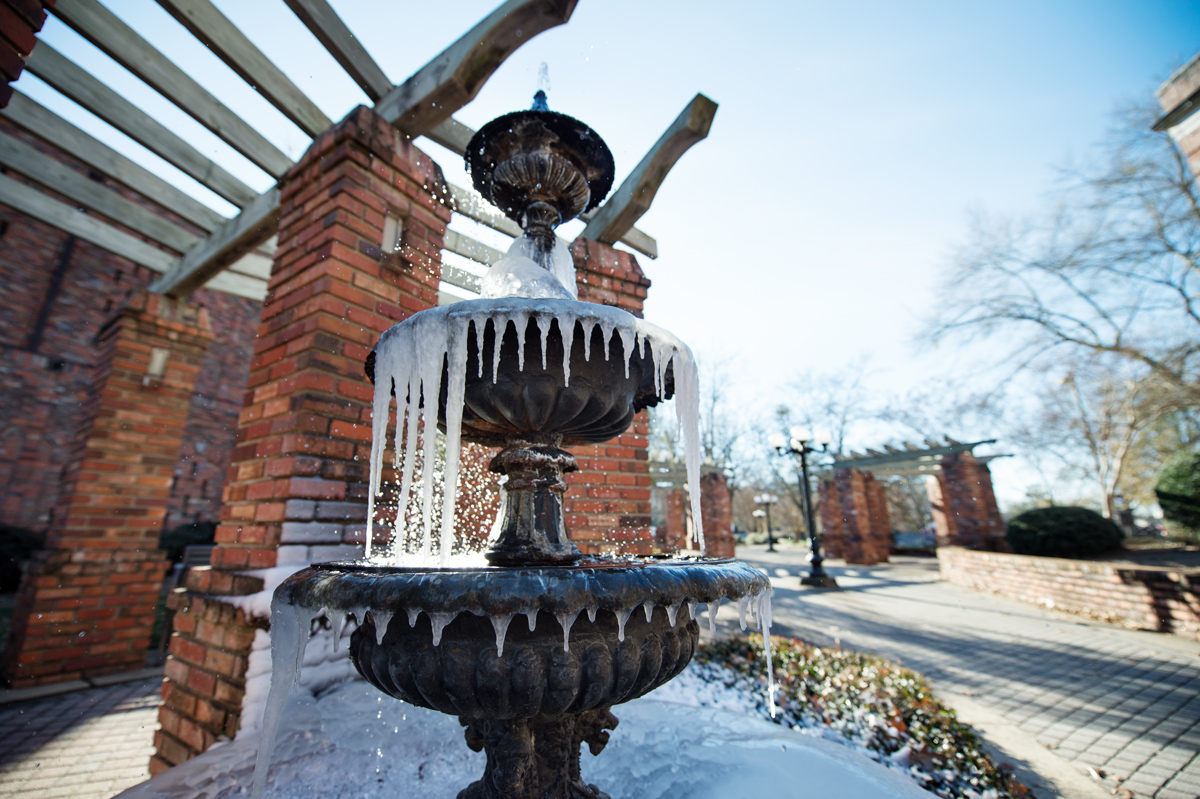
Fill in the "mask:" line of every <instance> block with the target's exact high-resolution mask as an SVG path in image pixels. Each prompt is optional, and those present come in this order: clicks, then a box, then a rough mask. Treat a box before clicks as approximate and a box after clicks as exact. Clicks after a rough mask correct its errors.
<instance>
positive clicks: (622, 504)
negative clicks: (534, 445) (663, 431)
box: [564, 239, 654, 555]
mask: <svg viewBox="0 0 1200 799" xmlns="http://www.w3.org/2000/svg"><path fill="white" fill-rule="evenodd" d="M571 254H572V255H573V256H574V257H575V272H576V282H577V284H578V287H579V299H581V300H583V301H585V302H595V303H599V304H601V305H611V306H615V307H617V308H622V309H624V310H626V311H629V312H630V313H632V314H633V315H634V316H637V317H641V316H642V306H643V303H644V302H645V299H646V291H647V289H649V288H650V279H649V278H647V277H646V276H645V275H644V274H643V273H642V269H641V267H640V266H639V265H638V262H637V259H636V258H634V257H633V255H631V254H630V253H627V252H624V251H622V250H618V249H616V248H614V247H611V246H609V245H607V244H601V243H600V242H597V241H589V240H587V239H576V240H575V241H574V242H573V243H572V244H571ZM649 435H650V420H649V416H648V415H647V413H646V412H645V411H643V412H642V413H639V414H638V415H637V416H636V417H634V421H633V425H632V426H631V427H630V428H629V430H627V431H626V432H625V433H624V434H623V435H621V436H619V437H617V438H616V439H614V440H612V441H609V442H607V443H604V444H595V445H592V446H587V447H574V448H572V449H571V452H572V454H574V455H575V457H576V459H577V460H578V461H579V471H577V472H573V473H571V474H568V475H567V476H566V480H567V485H568V489H567V493H566V496H565V498H564V499H565V502H564V510H565V512H566V521H567V532H568V534H569V535H570V536H571V540H572V541H574V542H575V544H576V545H577V546H578V547H579V548H580V549H581V550H583V551H584V552H586V553H607V552H620V553H624V554H633V555H649V554H650V553H651V551H652V550H653V543H654V542H653V538H652V536H651V534H650V450H649Z"/></svg>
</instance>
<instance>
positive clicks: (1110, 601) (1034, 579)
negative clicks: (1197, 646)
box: [938, 547, 1200, 640]
mask: <svg viewBox="0 0 1200 799" xmlns="http://www.w3.org/2000/svg"><path fill="white" fill-rule="evenodd" d="M938 565H939V566H940V569H941V575H942V579H943V580H947V581H949V582H951V583H954V584H956V585H962V586H966V587H968V588H974V589H976V590H979V591H987V592H990V593H994V594H999V595H1001V596H1005V597H1008V598H1010V599H1016V600H1020V601H1022V602H1029V603H1032V604H1035V605H1041V606H1042V607H1047V608H1053V609H1054V610H1061V611H1066V612H1068V613H1076V614H1079V615H1082V616H1087V617H1089V618H1093V619H1098V620H1100V621H1105V622H1110V623H1113V624H1120V625H1122V626H1126V627H1133V628H1136V629H1144V630H1158V631H1161V632H1171V633H1176V634H1178V635H1183V636H1187V637H1188V638H1192V639H1196V640H1200V570H1195V569H1192V570H1187V571H1173V570H1171V569H1158V568H1149V567H1142V568H1130V567H1122V566H1120V565H1119V564H1112V563H1104V562H1100V561H1087V560H1067V559H1065V558H1041V557H1035V556H1032V555H1013V554H1009V553H1001V552H978V551H973V550H969V549H964V548H961V547H939V548H938Z"/></svg>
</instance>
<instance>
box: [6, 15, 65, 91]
mask: <svg viewBox="0 0 1200 799" xmlns="http://www.w3.org/2000/svg"><path fill="white" fill-rule="evenodd" d="M47 8H54V0H4V2H0V78H3V82H0V108H3V107H4V106H6V105H8V100H9V98H10V97H12V91H13V90H12V87H11V86H9V85H8V84H10V83H12V82H13V81H15V80H16V79H17V78H18V77H20V75H21V72H22V71H23V70H24V69H25V59H26V58H27V57H28V56H29V53H30V52H31V51H32V50H33V47H34V45H35V44H36V43H37V38H36V37H35V36H34V34H35V33H37V32H38V31H40V30H41V29H42V25H43V24H45V22H46V9H47Z"/></svg>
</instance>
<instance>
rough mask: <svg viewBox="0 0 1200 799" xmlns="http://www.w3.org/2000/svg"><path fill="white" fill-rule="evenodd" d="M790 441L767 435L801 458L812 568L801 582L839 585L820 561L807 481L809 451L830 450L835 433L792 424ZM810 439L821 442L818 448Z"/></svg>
mask: <svg viewBox="0 0 1200 799" xmlns="http://www.w3.org/2000/svg"><path fill="white" fill-rule="evenodd" d="M788 432H789V433H791V440H790V441H789V440H788V438H787V437H786V436H784V435H783V434H782V433H773V434H771V435H770V436H769V437H768V438H767V443H769V444H770V445H771V447H772V448H774V450H775V451H776V452H778V453H779V454H780V455H795V456H796V457H798V458H799V459H800V496H801V497H802V498H803V499H804V524H805V526H806V527H808V546H809V549H810V550H811V551H810V553H809V561H810V563H811V564H812V569H811V570H810V571H809V574H808V576H807V577H805V578H803V579H801V580H800V583H801V585H811V586H814V587H816V588H837V581H836V580H834V579H833V578H832V577H830V576H829V575H828V574H826V573H825V569H824V567H823V566H822V565H821V564H823V563H824V562H825V558H824V557H822V555H821V536H820V535H818V534H817V527H816V524H814V522H813V512H812V493H811V488H810V487H809V484H808V455H809V453H811V452H828V451H829V442H830V441H832V440H833V436H832V435H831V434H830V432H829V431H828V430H817V431H816V432H815V433H814V432H813V431H812V430H810V429H808V428H807V427H799V426H797V427H793V428H792V429H791V430H789V431H788ZM809 442H813V443H815V444H820V445H821V448H820V449H816V448H814V447H811V446H809Z"/></svg>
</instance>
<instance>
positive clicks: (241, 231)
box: [150, 188, 279, 297]
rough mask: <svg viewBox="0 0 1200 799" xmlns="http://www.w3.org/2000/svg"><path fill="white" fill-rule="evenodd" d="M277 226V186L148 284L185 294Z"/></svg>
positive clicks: (167, 293) (269, 234) (169, 293)
mask: <svg viewBox="0 0 1200 799" xmlns="http://www.w3.org/2000/svg"><path fill="white" fill-rule="evenodd" d="M278 229H279V189H278V188H274V189H271V190H270V191H268V192H265V193H264V194H261V195H259V196H258V198H257V199H255V200H254V202H252V203H250V204H249V205H247V206H246V208H245V209H243V210H242V212H241V213H240V214H238V215H237V216H235V217H234V218H233V219H230V220H229V221H228V222H226V223H225V224H223V225H221V227H219V228H217V229H216V230H215V231H213V233H212V235H211V236H209V237H208V238H207V239H205V240H204V241H202V242H200V243H199V244H197V245H196V246H195V247H193V248H191V249H190V250H188V252H187V254H186V255H184V257H183V258H181V259H180V260H179V262H178V263H176V264H173V265H172V267H171V269H170V270H167V272H166V274H164V275H163V276H162V277H160V278H159V279H158V280H156V281H155V282H154V284H153V285H152V286H151V287H150V290H151V291H157V292H161V293H163V294H166V295H168V296H171V297H186V296H187V295H189V294H191V293H192V292H193V291H195V290H196V289H198V288H200V287H201V286H203V285H204V284H205V283H207V282H208V281H209V280H211V279H212V278H213V277H214V276H215V275H217V274H218V273H219V272H220V271H221V270H222V269H224V268H225V267H226V266H228V265H230V264H232V263H233V262H235V261H237V260H238V259H239V258H241V257H242V256H243V255H245V254H246V253H248V252H250V251H251V250H253V249H254V248H255V247H257V246H258V245H260V244H261V243H262V242H263V241H265V240H266V239H268V238H270V237H271V236H273V235H275V232H276V231H277V230H278Z"/></svg>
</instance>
